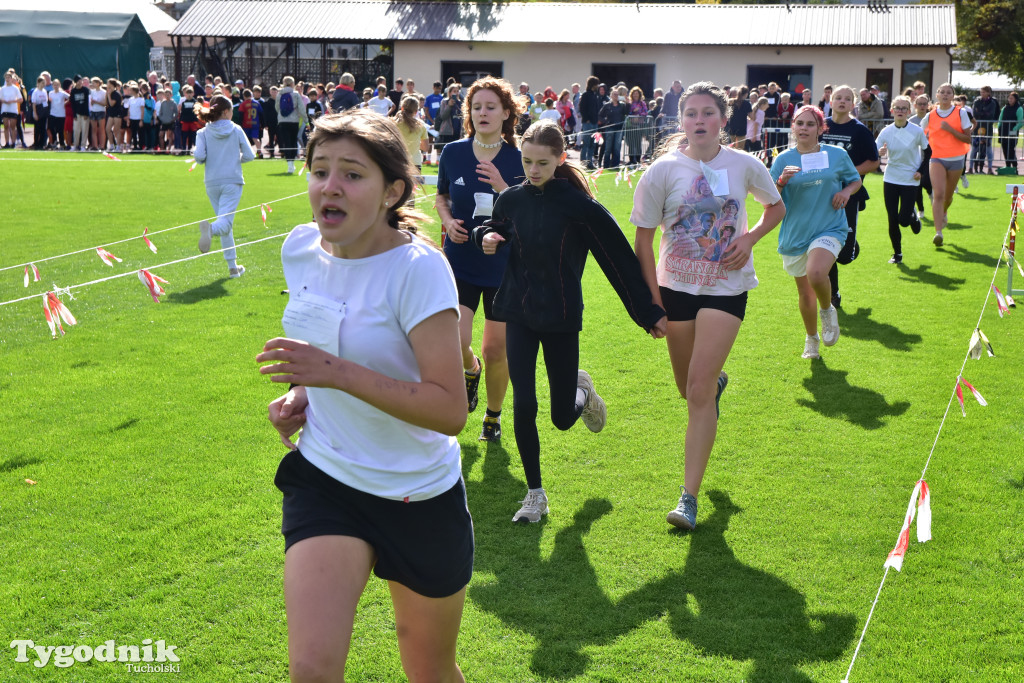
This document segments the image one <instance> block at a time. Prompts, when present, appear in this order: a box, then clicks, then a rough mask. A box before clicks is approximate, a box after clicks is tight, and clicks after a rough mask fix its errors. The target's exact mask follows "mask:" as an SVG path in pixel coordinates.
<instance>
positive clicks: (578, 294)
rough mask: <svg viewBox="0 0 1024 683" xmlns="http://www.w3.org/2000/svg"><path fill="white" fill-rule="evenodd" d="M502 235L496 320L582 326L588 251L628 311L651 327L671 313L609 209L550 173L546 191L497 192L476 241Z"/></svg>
mask: <svg viewBox="0 0 1024 683" xmlns="http://www.w3.org/2000/svg"><path fill="white" fill-rule="evenodd" d="M491 232H496V233H498V234H499V235H501V236H502V237H503V238H505V241H504V242H501V243H499V245H498V248H499V249H510V250H511V252H510V253H509V259H508V265H507V266H506V267H505V274H504V276H503V277H502V280H501V285H500V286H499V287H498V292H497V294H496V295H495V297H494V307H493V312H494V315H495V317H496V318H497V319H498V320H502V321H505V322H515V323H519V324H521V325H525V326H526V327H529V328H530V329H532V330H536V331H538V332H573V331H576V332H578V331H579V330H581V329H583V290H582V287H581V286H580V281H581V280H582V278H583V268H584V266H585V265H586V264H587V252H590V253H592V254H593V255H594V258H595V259H596V260H597V263H598V265H599V266H601V270H602V271H604V274H605V276H606V277H607V278H608V281H609V282H610V283H611V285H612V287H613V288H614V289H615V293H616V294H618V295H619V298H620V299H622V303H623V304H624V305H625V307H626V312H627V313H628V314H629V317H630V318H632V319H633V321H634V322H635V323H636V324H637V325H639V326H640V327H642V328H643V329H645V330H650V329H651V328H652V327H654V325H655V324H656V323H657V322H658V321H659V320H661V318H662V317H663V316H664V315H665V311H664V310H662V308H661V307H660V306H658V305H657V304H655V303H653V302H652V300H651V290H650V288H649V287H648V286H647V283H646V282H645V281H644V278H643V274H642V273H641V272H640V261H638V260H637V258H636V254H634V253H633V249H632V248H631V247H630V246H629V242H628V241H627V240H626V237H625V235H623V234H622V231H621V230H620V229H619V225H618V223H616V222H615V219H614V218H613V217H612V215H611V214H610V213H608V211H607V209H605V208H604V207H603V206H601V205H600V204H598V203H597V202H596V201H595V200H593V199H592V198H590V197H588V196H587V195H586V194H584V193H583V192H581V191H580V190H578V189H576V188H575V187H573V186H572V185H571V184H570V183H569V181H568V180H564V179H560V178H552V179H551V180H549V181H548V182H547V183H545V184H544V187H543V188H542V189H538V188H537V187H535V186H533V185H530V184H529V183H523V184H522V185H515V186H513V187H510V188H508V189H507V190H505V191H504V192H502V193H501V194H500V195H499V196H498V200H497V201H496V202H495V204H494V212H493V215H492V217H491V220H489V221H487V222H486V223H484V224H483V225H481V226H479V227H477V228H476V229H474V230H473V242H474V243H475V244H476V245H477V247H479V248H480V249H483V238H484V236H485V235H487V234H488V233H491Z"/></svg>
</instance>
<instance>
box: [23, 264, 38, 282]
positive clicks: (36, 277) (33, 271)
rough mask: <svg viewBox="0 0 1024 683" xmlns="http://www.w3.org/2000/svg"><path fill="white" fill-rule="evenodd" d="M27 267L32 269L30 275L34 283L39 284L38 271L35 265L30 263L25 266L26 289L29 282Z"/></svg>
mask: <svg viewBox="0 0 1024 683" xmlns="http://www.w3.org/2000/svg"><path fill="white" fill-rule="evenodd" d="M29 266H31V267H32V275H33V276H34V277H35V281H36V282H39V269H38V268H36V264H34V263H30V264H29V265H28V266H25V286H26V287H28V282H29V280H28V269H29Z"/></svg>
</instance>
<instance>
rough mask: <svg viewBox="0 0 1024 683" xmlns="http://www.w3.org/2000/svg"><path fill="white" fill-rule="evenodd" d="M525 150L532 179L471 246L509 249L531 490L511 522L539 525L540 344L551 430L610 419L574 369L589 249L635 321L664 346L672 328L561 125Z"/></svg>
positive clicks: (510, 338) (505, 198) (505, 200)
mask: <svg viewBox="0 0 1024 683" xmlns="http://www.w3.org/2000/svg"><path fill="white" fill-rule="evenodd" d="M522 152H523V169H524V170H525V172H526V178H527V181H526V182H525V183H523V184H522V185H516V186H513V187H510V188H508V189H507V190H505V191H504V192H502V193H501V195H500V196H499V197H498V201H497V202H495V204H494V213H493V218H492V220H490V221H488V222H487V223H484V224H483V225H481V226H480V227H478V228H476V229H475V230H474V231H473V239H474V241H475V243H476V245H477V246H478V247H480V249H482V250H483V252H484V253H485V254H494V253H495V252H496V251H497V250H498V249H499V248H507V249H508V250H509V260H508V265H507V267H506V268H505V274H504V276H503V278H502V281H501V285H500V286H499V288H498V292H497V294H496V295H495V297H494V315H495V317H497V318H498V319H499V320H504V321H505V323H506V327H505V339H506V353H507V355H508V370H509V377H510V378H511V380H512V389H513V402H512V410H513V414H514V416H515V434H516V444H517V445H518V447H519V456H520V458H521V459H522V461H523V469H524V470H525V472H526V483H527V486H528V487H529V491H528V492H527V495H526V498H525V500H523V501H522V508H521V509H520V510H519V512H517V513H516V514H515V515H514V516H513V517H512V521H513V522H539V521H540V519H541V516H542V515H544V514H545V513H547V511H548V499H547V494H546V493H545V491H544V489H543V488H542V486H541V476H540V440H539V437H538V435H537V390H536V382H535V377H536V371H537V351H538V349H539V347H541V346H543V347H544V363H545V365H546V366H547V372H548V383H549V385H550V389H551V421H552V422H553V423H554V425H555V426H556V427H558V428H559V429H561V430H566V429H569V428H570V427H572V426H573V424H575V423H576V420H577V419H579V418H580V417H581V416H582V418H583V423H584V424H585V425H586V426H587V428H588V429H589V430H590V431H592V432H599V431H601V429H602V428H603V427H604V423H605V418H606V416H607V409H606V407H605V404H604V401H603V400H602V399H601V397H600V396H598V395H597V392H596V391H594V383H593V381H592V380H591V378H590V375H589V374H588V373H587V372H586V371H584V370H577V368H578V367H579V355H580V347H579V334H580V329H582V327H583V293H582V289H581V286H580V281H581V279H582V277H583V268H584V266H585V265H586V262H587V254H588V252H589V253H591V254H593V255H594V258H595V259H596V260H597V263H598V265H600V266H601V270H603V271H604V273H605V275H606V276H607V277H608V280H609V282H611V284H612V287H614V288H615V291H616V293H617V294H618V295H619V298H620V299H622V303H623V304H625V306H626V311H627V312H628V313H629V316H630V317H631V318H632V319H633V321H634V322H636V324H638V325H639V326H640V327H642V328H643V329H645V330H647V331H648V332H650V334H651V336H652V337H654V338H655V339H660V338H661V337H664V336H665V329H666V325H667V321H666V318H665V311H664V310H662V308H661V307H660V306H658V305H656V304H654V303H653V301H652V300H651V292H650V289H649V288H648V287H647V285H646V283H645V281H644V279H643V274H642V273H641V271H640V262H639V261H638V260H637V258H636V256H635V255H634V253H633V251H632V249H631V248H630V245H629V242H628V241H627V240H626V238H625V236H624V235H623V234H622V231H621V230H620V229H619V226H618V224H617V223H616V222H615V219H614V218H612V216H611V214H609V213H608V211H607V210H606V209H605V208H604V207H603V206H601V205H600V204H598V203H597V202H596V201H595V200H594V198H593V196H592V195H591V194H590V189H589V187H588V186H587V181H586V178H585V177H584V175H583V173H582V171H580V170H579V169H578V168H576V167H575V166H571V165H568V164H566V163H565V156H566V155H565V137H564V136H563V135H562V132H561V131H560V130H559V128H558V126H557V125H556V124H554V123H553V122H550V121H539V122H537V123H535V124H533V125H532V126H530V128H529V129H528V130H527V131H526V134H525V135H523V139H522Z"/></svg>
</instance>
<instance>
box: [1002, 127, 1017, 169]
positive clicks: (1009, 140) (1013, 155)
mask: <svg viewBox="0 0 1024 683" xmlns="http://www.w3.org/2000/svg"><path fill="white" fill-rule="evenodd" d="M1001 142H1002V145H1003V159H1005V160H1006V167H1007V168H1017V134H1016V133H1011V134H1009V135H1005V136H1003V138H1002V140H1001Z"/></svg>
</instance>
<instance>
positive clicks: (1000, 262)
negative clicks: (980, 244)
mask: <svg viewBox="0 0 1024 683" xmlns="http://www.w3.org/2000/svg"><path fill="white" fill-rule="evenodd" d="M1014 215H1016V209H1015V210H1014ZM1012 227H1013V221H1012V220H1011V222H1010V225H1009V226H1008V227H1007V228H1006V233H1004V234H1003V240H1002V242H1000V243H999V257H998V258H997V259H996V267H995V270H994V271H993V272H992V281H991V282H989V286H988V291H987V292H986V294H985V301H984V303H982V305H981V314H980V315H979V316H978V322H977V324H976V325H975V326H974V328H973V329H975V330H976V329H979V328H980V327H981V321H982V319H984V317H985V310H986V309H987V308H988V302H989V300H990V299H991V297H992V287H993V286H994V285H995V284H996V277H998V276H999V268H1000V266H1002V265H1003V254H1004V253H1005V252H1004V246H1005V245H1006V240H1007V238H1008V237H1009V236H1010V230H1011V229H1012ZM1006 265H1007V267H1010V264H1009V262H1008V261H1007V264H1006ZM970 357H971V352H970V350H969V349H968V351H967V353H966V354H965V355H964V362H963V363H962V364H961V365H960V371H959V372H958V373H957V376H956V383H955V384H954V385H953V392H952V393H951V394H950V396H949V402H948V403H947V404H946V412H945V413H943V414H942V421H941V422H940V423H939V429H938V431H937V432H936V433H935V440H934V441H933V442H932V448H931V450H930V451H929V452H928V459H927V460H926V461H925V463H924V469H922V470H921V476H920V479H924V478H925V474H926V473H927V472H928V465H930V464H931V462H932V456H933V455H935V448H936V447H937V446H938V444H939V437H940V436H941V435H942V429H943V427H945V426H946V418H947V417H949V409H950V408H952V407H953V399H954V398H956V387H957V386H959V384H960V378H961V377H962V376H963V374H964V368H965V367H967V361H968V360H969V359H970ZM888 577H889V567H888V566H887V567H886V568H885V573H884V574H882V582H881V583H880V584H879V585H878V592H877V593H876V594H875V601H874V602H873V603H871V610H870V611H869V612H868V618H867V619H866V620H865V621H864V630H862V631H861V634H860V640H858V641H857V648H856V649H855V650H854V651H853V657H852V658H851V659H850V666H849V668H847V670H846V676H845V677H844V678H843V679H842V681H841V683H849V681H850V672H851V671H853V665H854V663H855V662H856V661H857V655H858V654H860V647H861V645H862V644H863V643H864V636H865V635H867V632H868V625H870V624H871V616H872V615H873V614H874V613H875V607H876V606H877V605H878V599H879V597H880V596H881V595H882V588H883V587H884V586H885V580H886V579H887V578H888Z"/></svg>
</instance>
